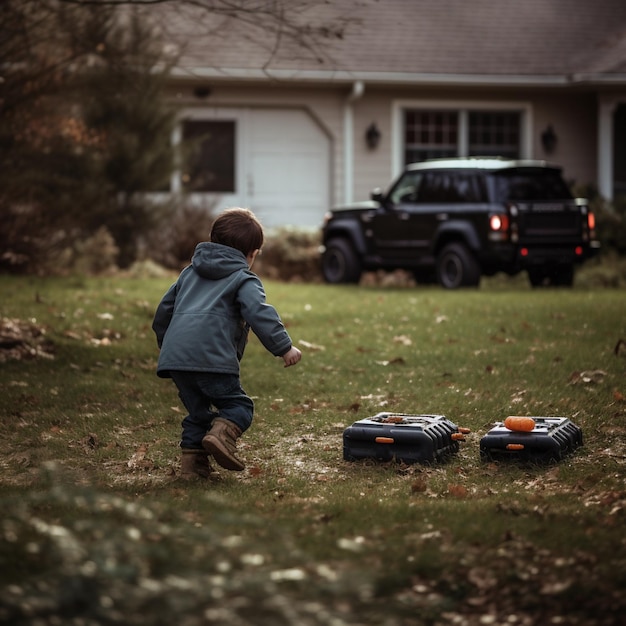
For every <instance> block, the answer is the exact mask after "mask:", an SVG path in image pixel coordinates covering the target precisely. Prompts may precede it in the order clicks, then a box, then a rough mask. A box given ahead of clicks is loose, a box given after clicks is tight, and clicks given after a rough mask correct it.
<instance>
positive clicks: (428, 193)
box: [418, 172, 487, 203]
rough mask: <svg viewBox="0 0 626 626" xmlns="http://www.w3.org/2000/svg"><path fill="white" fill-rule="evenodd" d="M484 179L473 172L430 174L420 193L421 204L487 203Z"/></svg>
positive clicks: (426, 177)
mask: <svg viewBox="0 0 626 626" xmlns="http://www.w3.org/2000/svg"><path fill="white" fill-rule="evenodd" d="M486 197H487V193H486V190H485V185H484V181H483V179H482V177H481V176H480V175H479V174H475V173H471V172H428V173H427V174H426V175H425V176H424V183H423V185H422V187H421V188H420V191H419V196H418V201H419V202H432V203H440V202H447V203H460V202H471V203H477V202H486Z"/></svg>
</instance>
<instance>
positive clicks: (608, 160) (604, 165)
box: [597, 97, 621, 200]
mask: <svg viewBox="0 0 626 626" xmlns="http://www.w3.org/2000/svg"><path fill="white" fill-rule="evenodd" d="M620 101H621V99H620V98H616V97H610V98H607V97H601V98H600V101H599V103H598V148H597V150H598V191H599V192H600V195H601V196H602V197H603V198H605V199H606V200H612V199H613V134H614V131H613V114H614V113H615V109H616V108H617V105H618V104H619V103H620Z"/></svg>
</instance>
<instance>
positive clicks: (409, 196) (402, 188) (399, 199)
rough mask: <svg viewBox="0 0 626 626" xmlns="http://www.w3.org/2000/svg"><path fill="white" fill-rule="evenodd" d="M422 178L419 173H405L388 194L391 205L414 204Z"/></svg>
mask: <svg viewBox="0 0 626 626" xmlns="http://www.w3.org/2000/svg"><path fill="white" fill-rule="evenodd" d="M422 178H423V175H422V173H421V172H407V173H406V174H405V175H404V176H403V177H402V178H401V179H400V180H399V181H398V184H397V185H396V186H395V187H394V188H393V189H392V190H391V192H390V193H389V200H390V201H391V203H392V204H403V203H407V202H416V201H417V196H418V190H419V188H420V184H421V182H422Z"/></svg>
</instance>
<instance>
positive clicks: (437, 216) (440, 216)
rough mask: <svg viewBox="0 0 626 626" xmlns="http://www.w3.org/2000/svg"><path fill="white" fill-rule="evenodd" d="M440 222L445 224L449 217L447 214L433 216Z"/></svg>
mask: <svg viewBox="0 0 626 626" xmlns="http://www.w3.org/2000/svg"><path fill="white" fill-rule="evenodd" d="M435 217H436V218H437V219H438V220H439V221H440V222H445V221H446V220H447V219H448V218H449V217H450V216H449V215H448V213H437V215H436V216H435Z"/></svg>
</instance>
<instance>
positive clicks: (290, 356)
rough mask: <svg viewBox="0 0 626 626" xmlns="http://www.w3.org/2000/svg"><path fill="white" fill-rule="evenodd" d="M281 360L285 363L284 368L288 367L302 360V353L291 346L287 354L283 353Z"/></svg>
mask: <svg viewBox="0 0 626 626" xmlns="http://www.w3.org/2000/svg"><path fill="white" fill-rule="evenodd" d="M281 358H282V360H283V361H284V362H285V367H289V366H290V365H295V364H296V363H297V362H298V361H299V360H300V359H301V358H302V352H300V350H298V348H296V347H295V346H291V349H290V350H289V352H285V354H283V356H282V357H281Z"/></svg>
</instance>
